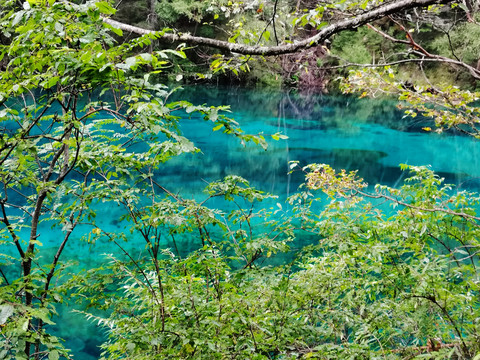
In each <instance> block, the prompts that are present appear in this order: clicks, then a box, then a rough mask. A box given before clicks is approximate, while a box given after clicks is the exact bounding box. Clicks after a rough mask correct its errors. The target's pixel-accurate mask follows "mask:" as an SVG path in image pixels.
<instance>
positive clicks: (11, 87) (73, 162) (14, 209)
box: [0, 1, 280, 359]
mask: <svg viewBox="0 0 480 360" xmlns="http://www.w3.org/2000/svg"><path fill="white" fill-rule="evenodd" d="M6 5H8V6H5V7H4V8H2V9H1V12H0V22H1V23H2V30H1V31H2V33H3V36H5V37H7V38H9V39H10V41H9V42H8V43H7V44H2V45H0V59H5V60H6V64H7V65H6V69H5V71H2V72H1V73H0V84H1V85H0V89H1V91H0V105H1V106H2V109H1V110H0V120H1V122H2V134H1V139H0V165H1V170H0V171H1V172H0V177H1V183H2V190H1V198H0V210H1V212H2V218H1V222H2V223H3V226H2V228H1V229H0V235H1V236H2V246H5V248H6V249H7V250H6V253H7V254H10V257H9V258H6V261H8V262H7V264H9V268H15V269H21V274H20V273H19V272H18V271H12V272H8V273H7V274H5V273H4V272H2V284H1V285H2V288H1V291H2V297H1V300H0V306H1V310H0V311H1V312H2V333H1V334H2V338H3V342H4V343H5V344H8V345H6V347H4V348H3V349H2V351H3V352H2V358H5V359H10V358H12V359H13V358H14V359H23V358H31V357H33V358H36V359H39V358H42V357H44V355H45V353H46V352H48V351H49V352H50V355H49V356H50V358H51V359H54V358H58V355H59V354H65V352H64V351H63V350H61V346H60V344H59V342H58V340H57V339H56V338H55V337H52V336H49V335H48V334H46V333H45V329H44V324H46V323H47V324H48V323H50V322H51V321H50V320H48V319H49V317H50V316H51V314H52V313H54V307H53V304H54V303H57V302H60V301H62V296H63V295H64V292H63V290H62V287H61V286H53V284H54V283H55V282H54V281H57V280H58V279H59V274H60V271H61V270H62V266H61V262H60V258H61V254H62V252H63V250H64V248H65V246H66V245H67V243H68V242H69V241H70V238H71V235H72V233H73V232H74V231H75V232H76V231H78V230H77V229H78V228H80V227H82V226H83V228H82V229H83V230H82V231H85V228H86V229H89V230H88V231H90V234H88V231H87V234H85V238H87V239H90V241H91V242H93V241H94V240H92V236H93V238H94V239H95V238H97V237H98V236H99V235H100V234H101V231H102V230H101V228H100V225H99V224H97V223H96V211H97V209H98V203H99V202H101V201H103V202H104V201H114V202H117V203H123V204H126V209H127V210H128V209H130V208H131V206H133V205H132V204H134V203H135V202H138V201H140V200H142V199H144V198H142V197H143V196H144V195H145V194H149V195H150V194H152V192H151V191H152V181H154V180H153V177H154V173H155V171H157V170H158V169H159V168H160V167H161V166H162V164H163V163H164V162H165V161H167V160H168V159H169V158H171V157H173V156H177V155H179V154H182V153H194V152H197V151H198V149H197V148H196V147H195V145H194V144H193V143H192V142H191V141H189V140H188V139H186V138H185V137H183V136H182V134H181V131H180V127H179V126H180V125H179V120H180V116H179V115H180V112H182V113H183V114H184V116H185V114H187V116H188V114H192V113H198V114H200V115H201V116H202V117H203V118H204V119H205V121H206V122H208V123H210V124H211V125H212V127H213V130H216V131H217V130H221V131H223V132H224V133H227V134H231V135H233V136H236V137H238V138H239V141H241V142H247V141H254V142H255V143H257V144H261V145H262V146H266V142H265V138H264V137H263V136H251V135H248V134H244V133H243V132H242V131H241V130H240V129H239V128H238V126H237V124H236V123H235V122H234V121H233V120H231V119H229V118H228V117H226V116H225V112H226V111H228V107H211V106H207V105H194V104H191V103H189V102H186V101H176V102H169V100H168V98H169V96H170V95H171V91H170V90H169V89H168V88H167V87H166V86H165V85H163V84H155V83H153V82H151V81H150V75H151V74H156V73H159V72H161V71H163V69H164V68H165V67H166V66H168V64H169V57H172V56H173V57H180V58H184V57H185V53H184V52H183V50H182V48H181V47H180V48H178V49H176V50H172V49H165V50H162V51H155V52H145V51H144V50H142V49H145V48H147V47H149V46H150V45H151V43H152V41H153V40H155V39H156V38H157V37H158V36H160V34H154V35H145V36H142V37H139V38H136V39H133V40H130V41H128V42H124V43H122V44H118V43H116V42H115V40H114V39H113V37H112V35H111V33H112V31H113V32H115V34H117V35H121V31H120V30H117V29H113V28H112V27H111V26H110V25H108V24H106V23H104V22H103V21H102V18H101V16H103V15H107V14H112V13H114V12H115V10H114V9H113V8H111V7H110V6H109V5H108V4H107V3H106V2H96V3H95V2H88V3H86V4H83V5H75V4H72V3H67V2H55V1H48V2H47V1H39V2H35V1H30V2H25V3H24V4H23V9H16V8H15V3H14V2H8V4H6ZM274 136H280V135H277V134H274ZM154 188H155V190H154V191H158V192H165V191H167V190H166V189H164V188H163V187H162V186H161V185H157V186H156V187H155V186H154ZM146 189H148V191H147V190H146ZM152 206H154V207H158V206H159V205H155V204H154V205H152ZM143 211H146V210H143ZM127 216H128V212H127ZM130 216H132V217H133V216H134V214H130ZM45 223H47V224H52V228H53V229H52V230H51V231H56V232H57V233H58V237H57V240H58V242H56V243H55V244H48V246H49V247H52V246H53V248H54V251H53V253H51V250H50V251H45V255H46V256H48V258H45V257H44V252H43V251H42V247H44V246H45V245H46V244H44V243H43V239H44V237H42V235H41V233H40V232H39V228H40V226H44V225H41V224H45ZM124 237H125V235H124V234H112V235H111V236H110V238H111V239H112V240H114V239H117V238H124ZM48 254H51V255H48ZM3 261H4V260H3V259H2V262H3ZM2 265H3V264H2ZM2 267H3V266H2ZM12 278H13V279H15V280H12Z"/></svg>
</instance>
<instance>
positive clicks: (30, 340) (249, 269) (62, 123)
mask: <svg viewBox="0 0 480 360" xmlns="http://www.w3.org/2000/svg"><path fill="white" fill-rule="evenodd" d="M379 3H382V1H378V2H377V1H360V2H359V1H340V2H335V1H325V2H322V3H321V4H320V5H319V6H317V5H315V6H314V7H313V6H312V8H311V9H310V10H312V11H303V12H302V13H301V14H297V15H298V16H297V17H296V18H295V19H294V20H293V22H291V23H288V19H289V17H290V15H289V14H288V11H286V10H285V9H286V8H288V6H289V4H287V5H285V7H284V8H282V11H281V13H279V14H276V11H277V10H279V11H280V7H278V8H277V5H278V3H277V2H275V3H273V4H272V3H267V2H254V1H248V2H245V3H242V4H240V3H237V2H227V4H226V5H223V6H225V10H222V8H221V7H220V10H222V11H224V17H225V18H228V17H230V16H233V15H235V16H234V18H233V21H232V23H231V24H230V25H231V33H230V34H229V35H230V43H232V42H237V41H242V42H244V43H248V44H253V45H267V46H268V45H273V44H277V43H279V42H280V40H279V38H278V35H280V39H281V38H284V40H285V41H286V42H292V41H295V40H294V39H293V38H294V37H295V36H297V35H298V33H294V32H293V30H292V29H293V27H294V26H298V27H297V28H295V29H296V31H299V32H300V33H302V32H303V33H307V32H309V31H310V30H312V29H313V31H317V30H319V29H322V28H323V27H325V26H326V25H327V24H326V23H325V21H326V20H331V19H339V18H341V17H342V16H344V15H345V14H349V15H351V14H352V13H353V14H360V13H363V12H364V11H368V10H369V9H371V8H372V6H374V5H378V4H379ZM4 5H5V6H3V7H2V8H1V9H0V23H1V25H2V26H1V30H0V31H1V32H2V36H1V39H8V41H2V43H1V44H0V62H1V63H2V66H3V67H4V69H5V71H2V72H1V73H0V106H1V110H0V121H1V126H2V128H1V130H2V132H1V138H0V165H1V167H0V182H1V185H2V186H1V190H0V211H1V213H2V216H1V217H0V222H1V223H2V227H1V228H0V236H1V238H0V239H1V245H2V248H7V249H8V253H6V254H4V255H5V256H2V260H1V261H2V263H1V265H2V268H5V266H4V265H8V269H9V271H8V272H4V271H3V270H2V271H1V277H0V286H1V287H0V295H1V296H0V327H1V328H0V337H1V339H2V349H1V350H0V357H1V358H2V359H3V358H4V359H32V358H34V359H42V358H46V357H48V358H49V359H53V360H55V359H58V358H60V356H62V357H68V356H69V355H68V350H67V349H64V348H63V346H62V345H61V342H60V340H59V339H58V338H56V337H55V336H52V335H51V334H49V332H48V331H47V327H46V325H49V324H52V316H53V315H54V314H55V311H56V304H58V303H62V302H63V301H65V300H64V299H65V298H67V297H68V296H69V295H70V292H71V291H72V290H75V292H76V295H78V297H79V298H80V299H81V301H82V302H83V303H84V302H85V301H86V302H87V305H88V306H89V308H98V309H100V310H104V311H105V310H106V311H107V314H106V315H104V316H102V315H95V316H94V315H92V314H88V315H87V316H88V317H90V318H92V319H94V320H95V321H98V322H99V323H100V324H101V325H103V326H105V328H106V330H107V331H108V333H109V336H110V338H109V340H108V341H107V342H106V343H105V344H104V345H103V351H104V354H103V357H104V358H105V359H119V358H130V359H151V358H157V359H165V358H172V359H182V358H185V359H186V358H191V359H202V358H205V359H211V358H219V359H221V358H237V359H295V358H305V359H308V358H314V359H315V358H317V359H338V358H352V359H355V358H358V359H359V358H372V359H376V358H384V359H406V358H410V359H411V358H435V359H441V358H445V359H448V358H457V359H468V358H472V357H473V356H475V355H476V354H477V356H478V353H479V352H480V341H479V340H480V339H479V338H478V333H480V331H479V328H478V327H479V317H478V313H479V301H478V294H479V288H478V284H479V281H478V271H477V266H478V260H479V259H478V254H479V246H480V244H479V243H478V239H479V234H478V231H479V224H478V222H479V221H480V217H479V216H478V215H477V212H476V211H477V207H478V205H479V201H480V198H479V196H478V194H473V193H467V192H465V191H456V192H455V189H452V187H451V186H449V185H445V184H443V181H442V179H440V178H439V177H438V176H436V175H435V174H434V173H433V172H432V171H431V170H430V169H428V168H424V167H407V166H404V169H405V170H408V171H410V172H411V173H412V175H411V177H410V178H409V179H407V181H406V184H405V185H404V186H403V187H401V188H400V189H392V188H388V187H385V186H381V185H377V186H376V187H375V189H370V190H369V188H368V186H367V184H365V183H364V182H363V180H361V179H358V178H357V177H356V173H347V172H345V171H340V172H339V173H338V172H336V171H335V170H333V169H332V168H331V167H329V166H328V165H315V164H312V165H307V166H305V167H303V168H300V167H299V165H298V164H297V163H292V164H291V169H292V170H301V171H303V172H305V173H306V184H305V185H304V186H303V187H302V189H301V190H302V191H300V192H299V193H297V194H296V195H294V196H292V197H291V198H290V199H289V202H288V203H287V204H280V203H279V204H277V205H276V208H273V209H270V210H267V209H260V210H259V209H258V208H257V207H256V204H257V203H258V202H261V201H265V200H268V199H271V198H272V197H271V196H269V195H267V194H264V193H262V192H261V191H259V190H256V189H254V188H252V187H250V185H249V183H248V182H247V181H246V180H245V179H242V178H240V177H238V176H228V177H226V178H225V179H223V180H221V181H217V182H213V183H211V184H208V185H207V187H206V189H205V197H204V199H203V200H202V201H200V200H193V199H185V198H183V197H182V196H181V195H180V194H174V193H172V192H171V191H169V189H168V187H167V186H165V184H160V183H158V182H157V180H156V177H155V174H156V173H157V172H159V171H161V169H162V165H163V164H164V163H165V162H166V161H168V160H169V159H171V158H172V157H175V156H178V155H180V154H183V153H195V152H198V151H199V149H198V148H197V147H196V146H195V144H193V143H192V142H191V141H190V140H189V139H187V138H185V137H184V136H183V135H182V132H181V125H182V124H181V123H182V117H184V116H189V114H194V113H196V114H199V115H200V116H201V117H203V118H204V120H205V121H206V122H207V124H209V125H210V126H212V130H213V131H218V130H221V131H223V132H224V133H226V134H229V135H232V136H235V137H237V138H238V140H239V142H241V143H245V142H248V141H251V142H254V143H255V144H258V145H261V146H263V147H266V138H265V136H264V135H257V136H253V135H249V134H245V133H244V132H243V131H242V130H241V129H240V128H239V127H238V124H237V123H236V122H235V121H234V120H232V119H230V118H228V117H227V116H226V112H228V107H225V106H219V107H213V106H208V105H204V104H200V105H199V104H192V103H189V102H187V101H183V100H179V101H171V100H170V99H171V95H172V91H171V90H170V89H169V88H168V87H167V86H165V85H163V84H158V83H155V82H154V81H153V80H152V79H153V77H154V76H155V75H156V74H159V73H162V72H163V71H165V69H166V68H168V67H169V66H171V64H172V60H171V58H172V57H178V58H180V59H185V58H186V53H185V50H186V49H185V45H184V44H180V45H178V46H177V47H176V48H172V49H170V48H165V49H163V50H153V44H154V42H155V41H156V40H158V39H159V38H161V37H162V35H163V34H165V33H166V32H167V31H169V30H166V29H165V30H162V31H159V32H155V33H148V34H145V35H142V36H140V37H138V38H135V39H130V40H125V41H124V42H123V43H118V42H116V40H115V38H116V37H114V36H113V35H112V34H115V35H116V36H117V37H121V36H122V35H123V33H122V31H121V30H119V29H117V28H114V27H113V26H112V25H109V24H107V23H106V22H105V21H103V20H102V19H103V17H104V16H111V15H113V14H115V9H114V8H112V7H111V6H110V5H109V3H107V2H102V1H100V2H93V1H92V2H86V3H85V4H74V3H69V2H59V1H55V0H45V1H43V0H36V1H34V0H29V1H27V2H25V3H23V5H22V7H21V8H19V7H18V4H17V3H16V2H15V1H13V0H12V1H10V0H7V1H5V4H4ZM173 5H175V6H179V7H173V8H172V11H171V12H170V13H168V14H167V15H168V16H169V17H171V19H172V21H173V20H174V18H175V17H176V16H186V17H188V18H192V19H194V20H198V19H200V18H202V17H201V16H200V15H204V14H199V13H198V14H197V11H198V12H200V7H199V6H200V5H205V3H200V2H195V3H194V2H189V1H183V2H182V1H181V2H175V4H173V3H172V6H173ZM240 5H242V6H240ZM221 6H222V5H221ZM214 10H215V9H214ZM227 10H228V11H227ZM298 10H299V9H298ZM245 14H249V15H250V18H249V17H246V16H245ZM197 15H198V16H200V17H197ZM227 15H228V16H227ZM214 18H215V15H214ZM251 18H253V19H255V22H251V26H250V25H249V24H248V23H247V20H249V19H251ZM276 23H278V24H280V25H281V27H279V28H276V25H275V24H276ZM402 27H403V25H402V26H400V28H402ZM269 29H270V30H269ZM403 30H404V29H402V31H403ZM362 33H363V30H361V31H360V34H362ZM408 33H409V32H408ZM287 34H291V36H292V38H290V39H286V38H285V37H286V36H287ZM409 39H411V42H410V43H409V45H414V44H416V43H415V42H414V41H413V38H409ZM339 40H342V38H341V37H340V39H339ZM343 40H345V39H343ZM404 43H405V42H403V44H404ZM417 45H418V44H417ZM415 51H418V50H415ZM357 55H358V54H357ZM436 59H437V60H439V59H440V60H444V61H446V60H448V59H445V58H436ZM251 61H252V60H251V58H250V55H248V54H247V55H244V56H238V57H234V58H228V57H227V55H224V54H218V55H216V56H215V59H214V60H213V62H212V63H211V68H212V70H213V71H222V70H225V69H229V68H230V69H234V70H236V71H237V72H238V70H244V69H248V67H249V65H248V64H249V62H251ZM456 64H457V65H459V64H458V63H456ZM460 65H462V64H460ZM462 66H464V67H465V64H463V65H462ZM466 68H467V69H470V70H472V69H471V68H468V67H466ZM307 70H308V67H307ZM472 71H473V70H472ZM473 74H474V75H475V72H474V71H473ZM396 75H397V74H396V69H395V68H393V67H391V66H384V67H382V68H380V69H377V70H373V69H366V70H355V71H352V72H351V76H350V78H349V79H348V80H347V82H346V83H345V90H346V91H348V92H350V91H352V92H353V91H356V90H358V89H362V91H363V93H362V95H364V96H367V95H376V94H377V93H381V94H398V93H400V96H401V99H402V100H403V101H405V102H406V103H407V104H409V106H412V107H413V108H416V109H417V110H412V111H411V112H409V114H410V115H412V116H415V115H416V114H417V112H419V113H421V114H423V115H426V116H431V117H434V118H435V121H436V124H437V125H438V126H439V129H444V128H446V129H448V128H456V129H458V130H459V131H463V132H465V133H467V134H470V135H474V136H478V130H477V125H478V124H477V123H478V108H477V107H474V106H472V103H473V102H474V101H476V100H477V98H478V95H477V94H476V93H471V92H467V91H461V90H460V89H458V88H452V87H450V88H449V87H445V88H441V89H439V88H435V87H428V88H427V87H419V86H417V85H414V84H408V83H405V82H402V81H396V79H397V78H396ZM372 87H373V88H372ZM432 104H433V105H434V106H432ZM271 137H272V138H273V139H277V140H278V139H280V138H282V137H283V136H282V135H281V134H272V135H271ZM214 198H215V199H223V200H224V205H225V206H224V207H222V209H221V210H220V209H212V208H210V207H209V204H210V203H211V199H214ZM101 202H113V203H115V204H117V205H118V206H119V207H121V208H122V209H123V210H122V211H123V216H122V217H121V218H120V219H119V220H120V221H123V223H124V224H126V226H127V227H128V230H129V231H130V235H129V234H128V232H127V233H123V232H110V231H108V229H106V228H104V226H103V225H102V223H101V222H100V221H97V219H96V216H97V211H98V209H99V206H98V205H99V204H100V203H101ZM385 202H386V203H389V204H391V205H392V209H389V208H386V206H385ZM46 224H48V225H51V226H52V231H54V232H56V234H58V237H57V238H56V242H55V243H54V244H49V245H48V246H50V247H53V249H54V251H53V253H52V252H51V251H50V252H48V251H44V249H45V246H46V244H44V242H43V240H44V237H42V235H41V232H40V231H39V229H40V227H41V226H45V225H46ZM74 232H75V233H77V232H78V233H81V234H82V235H83V238H84V239H85V240H87V242H88V243H90V244H92V245H94V244H95V242H97V241H110V242H111V244H112V246H113V245H115V246H116V247H118V248H119V249H120V250H121V251H122V252H123V255H124V256H123V258H120V257H113V256H112V257H111V258H110V259H111V264H110V266H109V267H106V266H103V267H100V268H99V269H89V270H88V271H86V272H85V273H83V274H80V275H77V276H75V277H73V279H72V280H71V281H67V280H65V278H62V277H61V275H62V274H63V273H64V272H66V271H67V270H66V268H65V263H64V262H63V259H62V253H63V251H64V249H65V246H66V245H67V243H69V242H71V241H72V240H71V238H72V236H71V235H72V234H73V233H74ZM194 234H195V235H194ZM134 235H137V236H140V238H142V239H143V240H144V241H145V252H144V254H145V256H144V257H143V258H142V259H139V260H136V258H134V257H133V256H132V254H130V253H128V252H127V251H125V250H124V248H123V247H122V242H121V241H122V240H128V239H129V238H130V236H134ZM184 235H188V236H192V237H194V238H195V239H196V240H197V245H198V249H197V250H196V251H194V252H191V253H190V252H185V251H184V252H182V251H180V250H179V249H178V247H177V246H176V241H177V239H179V238H181V237H182V236H184ZM166 236H168V237H170V238H171V239H172V243H173V245H174V249H173V250H168V249H163V248H162V247H161V241H160V240H161V239H162V238H163V237H166ZM306 236H309V237H313V238H314V239H315V240H316V242H315V245H313V246H310V247H307V248H305V249H303V250H302V252H301V253H292V252H291V250H290V247H289V246H290V244H291V243H292V241H301V240H302V239H304V237H306ZM281 253H285V258H283V260H284V261H283V263H282V265H278V262H282V259H281V258H280V257H279V254H281ZM275 255H277V257H275ZM10 269H13V270H10ZM68 275H69V276H70V275H71V274H68Z"/></svg>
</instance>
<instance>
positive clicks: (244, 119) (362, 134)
mask: <svg viewBox="0 0 480 360" xmlns="http://www.w3.org/2000/svg"><path fill="white" fill-rule="evenodd" d="M176 96H177V97H178V98H182V99H186V100H189V101H191V102H193V103H195V104H208V105H225V104H228V105H231V110H232V113H231V114H230V115H231V117H233V118H234V119H235V120H236V121H237V122H238V123H239V124H240V126H241V128H242V129H243V130H244V131H245V132H246V133H258V132H263V133H264V134H273V133H276V132H281V133H283V134H284V135H287V136H288V139H286V140H279V141H273V140H271V141H269V147H268V150H267V151H264V150H263V149H262V148H260V147H259V146H255V145H253V144H248V145H247V146H246V147H243V146H242V145H241V144H240V142H239V141H238V140H237V139H235V138H233V137H231V136H227V135H224V134H222V133H220V132H212V129H211V125H210V124H208V123H207V122H205V121H203V120H202V119H200V118H198V117H195V116H192V117H191V118H184V119H182V121H181V126H182V131H183V133H184V135H185V136H186V137H188V138H190V139H191V140H192V141H194V143H195V145H196V146H198V147H199V148H200V149H201V150H202V152H201V153H199V154H195V155H182V156H180V157H178V158H176V159H174V160H172V161H171V162H169V163H167V164H166V165H165V167H164V169H162V172H161V173H159V174H158V179H157V180H158V181H159V182H160V183H161V184H163V185H164V186H165V187H167V188H168V189H169V190H170V191H173V192H175V193H180V194H181V195H182V196H183V197H185V198H189V197H196V198H198V197H200V196H201V195H200V191H201V189H202V188H203V187H204V186H205V182H208V181H214V180H218V179H220V178H222V177H224V176H225V175H228V174H236V175H241V176H243V177H244V178H246V179H247V180H249V181H250V182H251V184H252V185H253V186H255V187H257V188H259V189H260V190H263V191H266V192H271V193H273V194H275V195H278V196H279V200H278V201H282V200H284V199H285V198H286V197H287V196H288V195H291V194H293V193H294V192H295V191H296V189H297V188H298V186H299V185H300V183H301V182H302V181H303V178H302V176H301V174H299V173H294V174H289V166H288V164H289V161H292V160H296V161H299V162H300V164H302V165H306V164H308V163H327V164H330V165H332V166H333V167H335V168H337V169H340V168H345V169H347V170H358V171H359V176H361V177H363V178H364V179H365V180H366V181H367V182H368V183H369V184H376V183H382V184H386V185H390V186H398V185H399V184H401V182H402V179H403V177H404V174H402V173H401V171H400V169H399V164H401V163H407V164H410V165H431V166H432V168H433V169H434V170H435V171H437V172H438V173H439V174H440V175H441V176H443V177H445V178H446V182H447V183H452V184H456V185H459V186H461V187H462V188H467V189H470V190H478V188H479V186H480V181H479V179H480V166H479V165H480V164H479V162H480V142H478V141H476V140H474V139H471V138H468V137H464V136H457V135H451V134H442V135H438V134H435V133H429V132H425V131H423V130H422V127H423V126H432V125H431V124H430V123H428V121H427V120H424V119H423V120H422V119H420V120H418V118H417V119H405V118H403V113H402V112H401V111H399V110H398V109H397V108H396V107H395V103H394V102H391V101H379V100H376V101H374V100H368V99H362V100H358V99H355V98H351V97H335V96H325V95H310V96H306V95H305V96H302V95H298V94H289V93H281V92H262V91H255V90H246V89H241V88H207V87H190V88H186V89H184V90H182V91H180V92H179V93H178V94H177V95H176ZM210 206H212V207H214V206H223V205H222V204H221V203H215V202H212V203H211V204H210ZM99 208H100V209H99V210H100V212H99V213H100V215H99V216H101V215H102V214H103V216H102V217H101V218H98V219H97V223H98V224H99V225H101V226H102V228H104V229H106V230H110V231H124V225H123V224H122V223H121V222H119V221H118V219H119V217H120V215H121V214H122V208H120V207H118V206H117V205H115V204H113V203H102V204H100V205H99ZM86 231H87V232H88V231H90V230H86ZM40 233H41V239H39V240H41V241H42V242H43V244H44V246H43V249H42V251H45V250H47V251H48V249H51V251H54V244H56V243H57V239H58V236H59V232H57V231H53V230H51V229H50V227H49V226H47V224H44V227H43V229H42V230H41V231H40ZM81 236H82V234H81V233H80V232H77V234H76V235H75V236H74V237H73V238H72V239H71V240H70V243H69V245H68V246H67V248H66V250H65V253H64V254H63V258H64V259H68V258H70V259H75V260H77V261H78V262H79V265H80V267H84V268H86V267H89V266H91V265H92V264H98V263H99V262H101V261H103V259H104V257H103V256H102V255H101V254H104V253H112V252H116V251H118V253H119V250H116V249H115V248H114V247H112V244H110V243H103V244H102V243H97V244H96V245H95V246H91V245H88V244H86V243H84V242H82V241H80V238H81ZM125 246H126V248H127V250H129V251H133V252H135V251H136V252H137V253H138V252H139V251H141V249H143V248H144V243H143V241H142V240H141V239H139V238H136V237H135V236H134V237H130V240H129V242H128V244H125ZM165 246H166V247H171V246H172V245H171V244H169V243H167V242H166V243H165ZM182 246H184V249H183V250H184V251H188V250H190V249H193V248H195V247H196V246H198V244H196V243H195V242H192V243H188V240H187V241H186V242H185V243H184V244H182ZM139 249H140V250H139ZM2 251H3V250H2ZM5 251H8V250H5ZM56 322H57V325H56V326H55V327H54V330H55V331H56V332H57V333H58V334H59V335H60V336H62V337H63V338H65V339H66V346H67V347H70V348H71V349H72V350H73V354H74V355H75V358H76V359H80V360H90V359H96V358H98V356H99V351H98V348H97V346H98V344H99V343H100V341H101V339H102V335H101V332H100V331H99V330H98V329H96V328H95V326H94V325H92V324H89V323H88V322H87V321H86V320H85V318H84V317H83V316H81V315H78V314H72V313H71V312H70V309H68V308H66V307H64V308H61V309H60V316H59V317H58V319H57V321H56Z"/></svg>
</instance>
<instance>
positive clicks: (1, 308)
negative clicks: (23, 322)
mask: <svg viewBox="0 0 480 360" xmlns="http://www.w3.org/2000/svg"><path fill="white" fill-rule="evenodd" d="M13 310H14V308H13V306H12V305H9V304H5V305H0V325H3V324H5V323H6V322H7V320H8V318H9V317H11V316H12V315H13Z"/></svg>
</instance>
